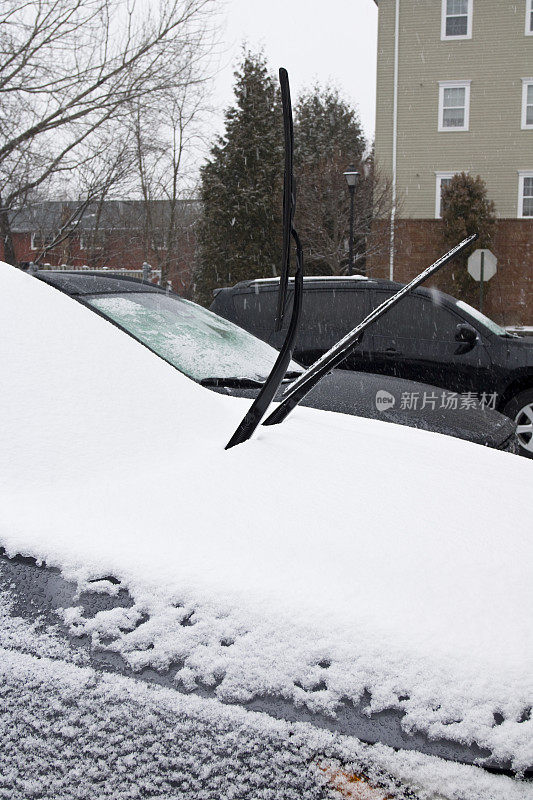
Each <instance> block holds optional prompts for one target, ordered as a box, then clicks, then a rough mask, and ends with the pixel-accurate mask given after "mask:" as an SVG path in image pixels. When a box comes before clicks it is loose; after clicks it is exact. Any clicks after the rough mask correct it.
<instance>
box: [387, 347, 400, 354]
mask: <svg viewBox="0 0 533 800" xmlns="http://www.w3.org/2000/svg"><path fill="white" fill-rule="evenodd" d="M385 352H386V353H397V352H398V351H397V349H396V348H395V347H386V348H385Z"/></svg>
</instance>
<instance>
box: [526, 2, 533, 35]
mask: <svg viewBox="0 0 533 800" xmlns="http://www.w3.org/2000/svg"><path fill="white" fill-rule="evenodd" d="M531 14H533V0H526V36H533V27H532V26H531Z"/></svg>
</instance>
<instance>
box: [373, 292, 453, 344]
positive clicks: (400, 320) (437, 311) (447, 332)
mask: <svg viewBox="0 0 533 800" xmlns="http://www.w3.org/2000/svg"><path fill="white" fill-rule="evenodd" d="M392 294H393V293H392V292H375V294H374V297H375V301H374V305H375V306H378V305H380V304H381V303H383V302H384V300H386V299H388V298H389V297H390V296H391V295H392ZM460 321H461V320H460V319H459V318H458V317H456V316H455V315H454V314H453V313H452V312H450V311H449V310H448V309H447V308H446V307H444V306H442V305H439V304H437V303H435V302H433V301H432V300H430V299H429V298H425V297H419V296H417V295H411V296H409V295H408V296H407V297H404V298H402V300H400V301H399V302H398V303H397V304H396V305H395V306H393V308H391V309H390V310H389V311H387V313H386V314H384V315H383V317H381V319H378V320H377V321H376V322H375V323H374V324H373V325H372V329H371V330H372V333H373V334H374V335H375V336H386V337H388V338H404V339H426V340H435V341H454V337H455V330H456V326H457V324H458V323H459V322H460Z"/></svg>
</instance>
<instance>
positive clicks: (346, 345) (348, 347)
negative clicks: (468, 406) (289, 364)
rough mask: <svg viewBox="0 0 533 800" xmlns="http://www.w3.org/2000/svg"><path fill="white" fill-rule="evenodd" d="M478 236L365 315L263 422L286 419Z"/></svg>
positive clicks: (438, 261)
mask: <svg viewBox="0 0 533 800" xmlns="http://www.w3.org/2000/svg"><path fill="white" fill-rule="evenodd" d="M477 238H478V234H477V233H474V234H473V235H472V236H468V237H467V238H466V239H464V240H463V241H462V242H460V244H458V245H456V246H455V247H454V248H452V249H451V250H450V251H449V252H448V253H446V254H445V255H443V256H442V257H441V258H439V259H438V260H437V261H435V262H434V263H433V264H431V266H429V267H427V269H425V270H424V271H423V272H421V273H420V274H419V275H417V276H416V278H413V280H412V281H411V282H410V283H408V284H406V285H405V286H402V288H401V289H400V290H399V291H398V292H396V294H393V295H392V296H391V297H389V298H388V299H387V300H385V301H384V302H383V303H381V305H379V306H378V307H377V308H375V309H374V310H373V311H371V312H370V314H369V315H368V316H367V317H365V319H364V320H363V321H362V322H360V323H359V325H357V326H356V327H355V328H354V329H353V330H352V331H350V333H348V334H346V336H344V337H343V338H342V339H340V341H338V342H337V344H334V345H333V347H332V348H331V349H330V350H328V351H327V352H326V353H324V355H322V356H321V357H320V358H319V359H318V360H317V361H315V363H314V364H312V365H311V366H310V367H309V369H307V370H306V371H305V372H303V373H302V375H301V376H300V377H299V378H297V379H296V380H295V381H294V382H293V383H292V384H291V385H290V386H289V387H287V389H286V390H285V392H284V395H283V400H282V402H281V403H280V404H279V406H278V407H277V408H276V409H275V410H274V411H273V412H272V414H271V415H270V416H269V417H267V418H266V420H265V421H264V422H263V425H277V424H278V423H279V422H283V420H284V419H285V418H286V417H288V416H289V414H290V413H291V411H292V410H293V408H295V407H296V406H297V405H298V403H299V402H300V401H301V400H303V398H304V397H305V396H306V395H307V394H308V393H309V392H310V391H311V389H312V388H313V387H314V386H316V384H317V383H318V382H319V381H320V380H321V379H322V378H323V377H324V376H325V375H328V374H329V373H330V372H331V370H332V369H334V368H335V367H336V366H338V365H339V364H340V363H341V362H342V361H344V359H345V358H346V356H348V355H349V354H350V353H351V351H352V350H353V349H354V348H355V347H356V346H357V345H358V344H359V342H360V341H361V338H362V336H363V333H364V332H365V330H366V329H367V328H368V327H369V326H370V325H372V323H373V322H375V321H376V320H377V319H379V318H380V317H381V316H383V314H386V313H387V311H388V310H389V309H390V308H391V307H392V306H393V305H396V303H398V302H399V301H400V300H401V299H402V297H404V295H406V294H407V293H408V292H410V291H412V290H413V289H416V287H417V286H419V285H420V284H421V283H423V281H425V280H426V278H429V276H430V275H434V274H435V272H437V270H439V269H440V268H441V267H443V266H444V264H447V263H448V262H449V261H451V259H452V258H454V257H455V256H456V255H457V254H458V253H460V252H462V251H463V250H464V249H465V248H467V247H468V246H469V245H471V244H472V242H474V241H475V240H476V239H477Z"/></svg>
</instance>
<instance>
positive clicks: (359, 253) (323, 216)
mask: <svg viewBox="0 0 533 800" xmlns="http://www.w3.org/2000/svg"><path fill="white" fill-rule="evenodd" d="M365 148H366V141H365V138H364V136H363V132H362V129H361V125H360V122H359V118H358V116H357V113H356V111H355V110H354V109H353V108H351V107H350V106H349V105H348V103H347V102H346V101H345V100H343V99H342V98H341V97H340V96H339V93H338V92H337V91H336V90H335V89H331V88H329V87H326V88H324V89H322V88H321V87H319V86H315V87H314V88H313V89H312V90H311V91H310V92H308V93H307V94H305V95H304V96H303V97H302V98H301V99H300V100H299V102H298V104H297V106H296V109H295V173H296V176H297V191H298V195H297V211H296V224H297V227H298V230H299V232H300V237H301V239H302V242H303V244H304V249H305V259H306V268H307V272H312V273H315V274H331V273H332V274H340V273H342V272H344V271H345V270H346V268H347V264H348V255H347V252H348V246H347V244H348V237H349V226H350V199H349V194H348V190H347V186H346V180H345V178H344V176H343V172H344V171H345V169H346V168H347V167H348V165H351V164H353V165H355V167H356V169H357V170H358V171H359V173H360V179H359V184H358V187H357V189H356V196H355V230H354V244H355V253H356V257H357V259H358V266H362V263H363V262H362V259H363V257H364V247H365V237H366V234H367V233H368V228H369V225H370V221H371V218H372V176H373V171H372V170H370V174H369V172H368V170H366V169H365V168H364V167H365V165H364V163H363V161H364V152H365ZM365 173H366V174H365Z"/></svg>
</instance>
